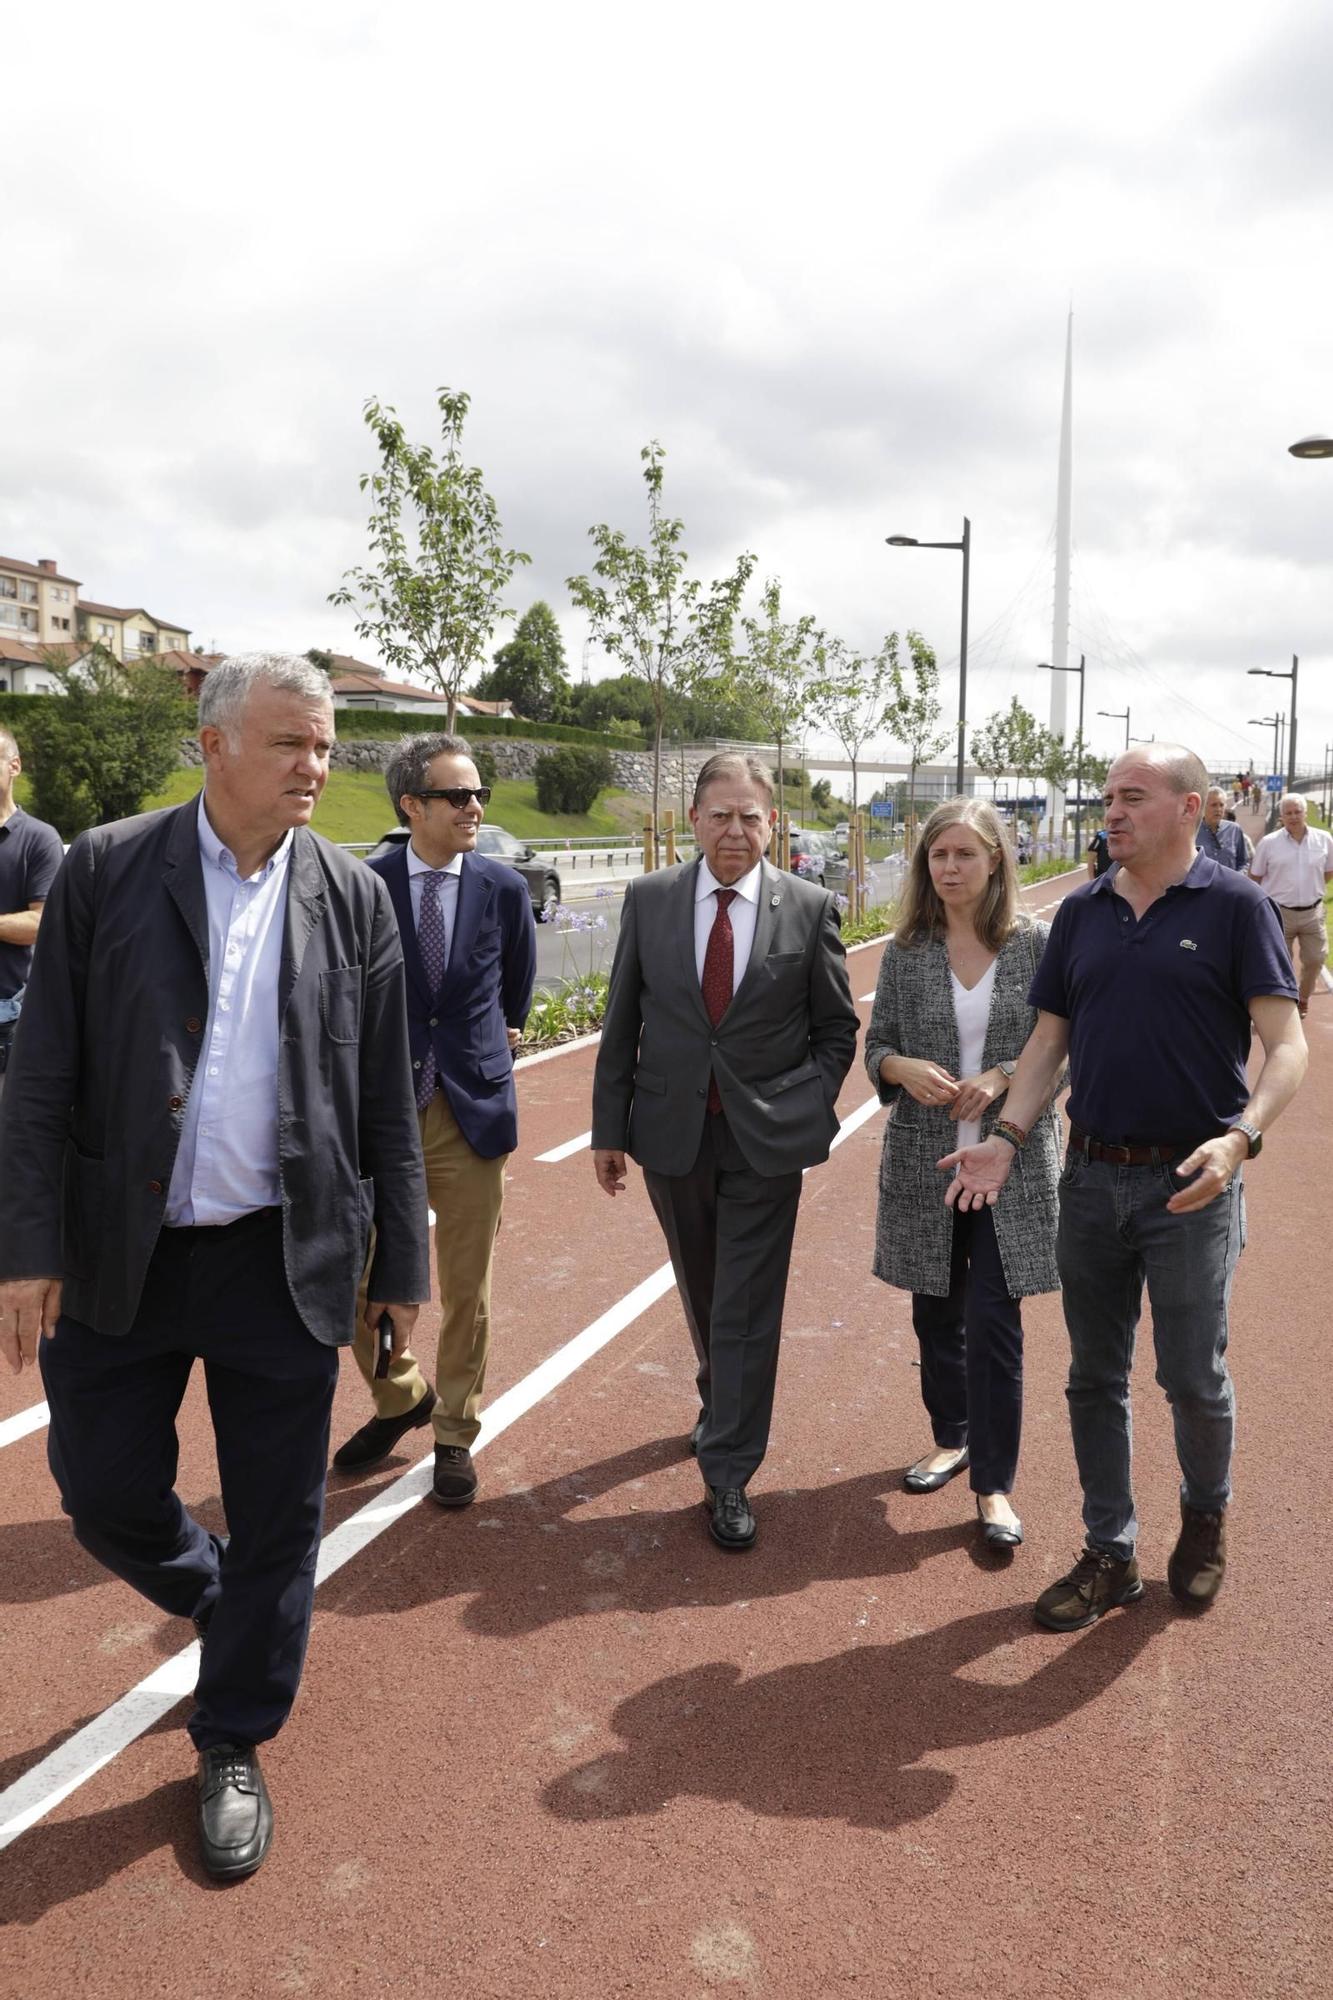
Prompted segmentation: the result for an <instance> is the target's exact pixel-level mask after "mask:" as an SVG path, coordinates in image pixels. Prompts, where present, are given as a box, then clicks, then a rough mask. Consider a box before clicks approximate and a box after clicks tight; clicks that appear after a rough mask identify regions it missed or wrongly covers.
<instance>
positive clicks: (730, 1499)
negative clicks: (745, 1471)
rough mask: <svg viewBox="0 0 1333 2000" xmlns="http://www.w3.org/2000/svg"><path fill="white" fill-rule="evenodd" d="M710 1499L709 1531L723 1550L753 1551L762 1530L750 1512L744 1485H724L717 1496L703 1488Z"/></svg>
mask: <svg viewBox="0 0 1333 2000" xmlns="http://www.w3.org/2000/svg"><path fill="white" fill-rule="evenodd" d="M704 1491H705V1492H706V1493H707V1495H708V1498H707V1499H706V1500H705V1501H704V1505H705V1507H707V1509H708V1532H709V1534H710V1535H711V1536H712V1537H713V1540H714V1541H715V1542H716V1543H717V1545H718V1547H719V1548H720V1549H733V1550H739V1549H752V1548H753V1547H754V1538H755V1536H756V1535H757V1534H758V1532H759V1530H758V1528H757V1527H756V1525H755V1518H754V1515H753V1513H752V1512H751V1511H750V1503H749V1501H748V1500H747V1499H746V1497H745V1488H744V1487H743V1486H721V1487H719V1488H718V1490H717V1492H716V1493H715V1492H714V1491H713V1489H712V1487H711V1486H707V1487H705V1488H704Z"/></svg>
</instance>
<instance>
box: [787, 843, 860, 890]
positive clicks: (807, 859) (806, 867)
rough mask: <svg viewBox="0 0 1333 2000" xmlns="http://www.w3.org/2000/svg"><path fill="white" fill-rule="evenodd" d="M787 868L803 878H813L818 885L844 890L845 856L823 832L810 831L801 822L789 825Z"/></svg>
mask: <svg viewBox="0 0 1333 2000" xmlns="http://www.w3.org/2000/svg"><path fill="white" fill-rule="evenodd" d="M791 872H792V874H793V875H801V876H804V878H805V880H806V881H807V882H817V883H818V884H819V886H820V888H821V889H833V890H835V891H836V892H837V894H838V895H840V896H841V895H845V894H846V891H847V856H846V855H845V854H844V853H843V851H842V849H841V848H840V847H839V846H838V844H837V842H836V841H835V840H830V838H829V836H828V835H827V834H826V833H814V832H812V831H811V829H810V828H808V827H804V826H794V827H793V828H792V829H791Z"/></svg>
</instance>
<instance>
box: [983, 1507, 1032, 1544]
mask: <svg viewBox="0 0 1333 2000" xmlns="http://www.w3.org/2000/svg"><path fill="white" fill-rule="evenodd" d="M977 1531H978V1533H979V1534H980V1536H981V1539H982V1541H983V1543H984V1544H985V1546H986V1547H987V1548H988V1549H1016V1548H1020V1547H1021V1546H1022V1542H1023V1523H1022V1522H1021V1521H1019V1520H1015V1522H1014V1524H1013V1526H1012V1527H1010V1526H1009V1524H1008V1523H1007V1522H1005V1521H988V1520H987V1519H986V1517H985V1515H984V1514H983V1513H982V1511H981V1502H980V1500H978V1502H977Z"/></svg>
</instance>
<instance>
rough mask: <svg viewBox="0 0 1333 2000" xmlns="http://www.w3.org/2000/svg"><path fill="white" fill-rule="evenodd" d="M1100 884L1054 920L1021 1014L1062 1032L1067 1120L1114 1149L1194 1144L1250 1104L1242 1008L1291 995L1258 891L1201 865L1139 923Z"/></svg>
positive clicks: (1104, 880) (1111, 881) (1271, 917)
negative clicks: (1049, 1018) (1052, 1023)
mask: <svg viewBox="0 0 1333 2000" xmlns="http://www.w3.org/2000/svg"><path fill="white" fill-rule="evenodd" d="M1115 882H1116V877H1115V875H1101V876H1099V877H1098V879H1097V880H1096V881H1095V882H1089V883H1086V884H1085V885H1084V886H1083V887H1082V888H1081V889H1076V890H1075V892H1074V894H1073V895H1072V896H1068V897H1066V898H1065V900H1064V902H1063V903H1061V905H1060V907H1059V909H1058V910H1057V911H1056V913H1055V921H1054V922H1053V923H1052V925H1051V934H1050V937H1049V938H1048V939H1047V941H1046V949H1045V951H1044V952H1043V953H1042V956H1041V963H1040V965H1039V966H1038V968H1037V976H1036V978H1035V979H1034V980H1033V982H1032V988H1031V991H1030V992H1029V994H1028V1001H1029V1004H1030V1005H1031V1006H1033V1007H1039V1008H1041V1009H1042V1010H1043V1012H1045V1013H1047V1014H1059V1015H1060V1016H1061V1017H1062V1018H1063V1019H1064V1020H1067V1021H1068V1023H1069V1073H1070V1079H1071V1088H1070V1095H1069V1116H1070V1118H1071V1119H1072V1120H1073V1122H1074V1123H1075V1124H1076V1125H1078V1126H1081V1127H1082V1129H1083V1130H1084V1131H1085V1132H1090V1133H1091V1134H1092V1136H1093V1137H1094V1138H1096V1139H1103V1140H1105V1141H1106V1142H1107V1144H1108V1145H1113V1146H1152V1145H1162V1146H1184V1145H1187V1146H1190V1147H1193V1146H1197V1145H1198V1144H1199V1142H1200V1141H1201V1140H1203V1139H1210V1138H1212V1137H1213V1136H1214V1135H1215V1134H1216V1133H1219V1132H1224V1131H1225V1130H1226V1129H1227V1128H1228V1126H1231V1125H1234V1124H1235V1122H1236V1120H1237V1119H1238V1118H1239V1117H1240V1115H1241V1113H1242V1112H1243V1110H1244V1109H1245V1106H1246V1104H1247V1103H1248V1101H1249V1095H1250V1092H1249V1085H1248V1083H1247V1081H1246V1077H1245V1064H1246V1061H1247V1060H1248V1057H1249V1053H1250V1016H1249V1012H1248V1007H1249V1002H1250V1001H1251V1000H1253V999H1255V998H1256V997H1257V996H1259V995H1262V994H1273V995H1277V996H1279V997H1281V998H1282V999H1285V1000H1294V999H1295V998H1296V980H1295V976H1294V974H1293V972H1292V969H1291V957H1290V954H1289V953H1288V951H1287V946H1286V941H1285V939H1284V938H1283V935H1282V923H1281V919H1280V918H1279V916H1278V913H1277V911H1276V909H1275V908H1274V907H1273V904H1272V903H1271V902H1270V901H1269V899H1268V897H1267V896H1265V894H1264V892H1263V890H1262V889H1261V888H1260V887H1259V884H1258V883H1257V882H1251V880H1250V879H1249V877H1248V875H1238V874H1236V872H1235V871H1234V870H1233V869H1230V868H1221V867H1219V866H1218V864H1217V862H1215V861H1210V860H1209V859H1208V857H1207V855H1205V854H1197V855H1196V856H1195V859H1194V865H1193V866H1192V867H1191V869H1190V871H1189V874H1188V875H1187V876H1186V877H1185V879H1184V881H1183V882H1177V883H1175V884H1174V885H1173V886H1172V887H1171V888H1170V889H1168V890H1167V891H1166V893H1165V895H1162V896H1159V897H1158V898H1157V901H1156V902H1155V903H1153V904H1151V905H1150V907H1149V908H1148V909H1147V910H1146V911H1145V912H1144V914H1143V916H1142V917H1141V918H1138V919H1136V918H1135V915H1134V912H1133V910H1132V909H1131V908H1130V906H1129V904H1128V903H1127V902H1126V901H1125V898H1124V897H1123V896H1117V895H1116V893H1115Z"/></svg>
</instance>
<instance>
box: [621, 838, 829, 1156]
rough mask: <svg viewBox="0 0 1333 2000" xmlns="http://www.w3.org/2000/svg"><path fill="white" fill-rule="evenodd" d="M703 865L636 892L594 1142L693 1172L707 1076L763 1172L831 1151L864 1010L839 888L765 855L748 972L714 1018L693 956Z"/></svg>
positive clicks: (644, 883)
mask: <svg viewBox="0 0 1333 2000" xmlns="http://www.w3.org/2000/svg"><path fill="white" fill-rule="evenodd" d="M698 866H699V864H698V862H689V863H686V864H682V865H681V866H679V867H676V868H666V869H662V870H660V871H657V872H655V873H653V874H651V875H643V876H640V877H639V879H638V880H637V881H634V882H631V883H630V885H629V887H628V888H627V889H626V891H625V907H624V912H623V914H622V916H621V919H620V936H619V938H618V940H617V942H616V955H615V958H614V960H613V962H612V966H611V987H610V992H609V994H608V996H607V1003H606V1017H605V1019H604V1021H603V1023H602V1040H601V1046H600V1047H599V1049H598V1051H597V1069H596V1073H595V1076H594V1079H593V1100H592V1143H593V1146H594V1147H595V1148H598V1149H608V1150H614V1151H623V1152H628V1153H629V1154H630V1156H631V1158H633V1159H635V1160H637V1161H638V1162H639V1165H640V1166H642V1167H647V1168H648V1169H649V1170H650V1171H651V1172H654V1173H659V1174H686V1173H688V1172H689V1170H690V1168H691V1167H692V1166H693V1165H694V1161H695V1157H696V1155H697V1154H698V1151H699V1143H700V1140H701V1139H702V1137H703V1124H704V1117H705V1115H706V1110H707V1098H708V1078H709V1073H710V1071H714V1072H716V1075H717V1083H718V1092H719V1095H720V1096H721V1099H722V1108H723V1110H724V1111H725V1112H726V1115H727V1122H728V1124H729V1125H730V1127H731V1130H732V1133H733V1134H734V1136H735V1139H736V1142H737V1144H738V1145H739V1146H740V1149H741V1151H742V1152H743V1153H744V1155H745V1157H746V1159H747V1160H748V1161H749V1163H750V1165H751V1166H752V1167H753V1168H754V1170H755V1172H756V1173H760V1174H769V1175H773V1174H787V1173H792V1172H794V1171H796V1170H797V1169H798V1168H801V1167H810V1166H814V1165H815V1163H816V1162H817V1161H819V1160H825V1159H827V1158H828V1150H829V1143H830V1141H831V1140H832V1138H833V1135H834V1133H835V1132H836V1131H837V1129H838V1120H837V1117H836V1115H835V1113H834V1109H833V1106H834V1102H835V1100H836V1098H837V1095H838V1092H839V1090H840V1089H841V1088H842V1082H843V1078H844V1077H845V1076H846V1074H847V1072H848V1070H849V1069H850V1068H851V1064H852V1057H853V1056H854V1055H855V1053H856V1032H857V1017H856V1009H855V1007H854V1006H853V1004H852V995H851V988H850V987H849V985H848V983H847V959H846V954H845V952H844V950H843V945H842V936H841V933H840V930H839V927H838V915H837V910H836V908H835V906H834V902H833V898H832V896H830V895H829V894H828V893H827V892H826V891H825V890H823V889H819V888H816V887H815V885H814V883H812V882H803V881H802V880H801V879H800V877H799V876H796V875H786V874H782V873H780V872H779V871H778V870H777V869H776V868H773V867H771V866H770V865H769V863H768V862H767V861H765V862H763V863H762V869H763V874H762V879H761V881H760V887H759V908H758V912H757V916H756V922H755V931H754V944H753V947H752V948H751V952H750V958H749V963H748V965H747V967H746V971H745V976H744V978H743V979H742V980H741V981H740V984H739V985H738V986H737V988H736V992H735V995H734V997H733V999H732V1002H731V1005H730V1006H729V1007H728V1009H727V1011H726V1013H725V1014H724V1015H723V1017H722V1019H721V1021H720V1022H719V1024H718V1026H717V1027H716V1028H715V1027H714V1026H713V1024H712V1022H711V1021H710V1020H709V1018H708V1010H707V1008H706V1007H705V1006H704V1001H703V994H702V993H701V991H700V989H699V975H698V971H697V969H696V966H695V959H694V890H695V883H696V880H697V877H698Z"/></svg>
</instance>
